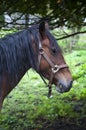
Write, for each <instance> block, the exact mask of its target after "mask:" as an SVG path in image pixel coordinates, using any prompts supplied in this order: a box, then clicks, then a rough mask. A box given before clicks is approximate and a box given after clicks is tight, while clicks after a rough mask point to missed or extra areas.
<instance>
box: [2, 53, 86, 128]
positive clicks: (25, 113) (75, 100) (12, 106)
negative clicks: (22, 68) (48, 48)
mask: <svg viewBox="0 0 86 130" xmlns="http://www.w3.org/2000/svg"><path fill="white" fill-rule="evenodd" d="M85 55H86V51H83V50H81V51H73V52H72V53H70V54H66V55H65V59H66V61H67V63H68V64H69V66H70V69H71V71H72V74H73V77H74V85H73V88H72V89H71V90H70V92H68V93H64V94H59V93H57V92H56V90H55V86H53V97H52V98H50V99H49V98H48V97H47V92H48V88H47V87H46V86H45V84H44V83H43V81H42V79H41V78H40V76H39V75H38V74H37V73H36V72H34V71H32V70H29V71H28V73H26V74H25V76H24V77H23V78H22V80H21V81H20V83H19V84H18V85H17V86H16V87H15V88H14V90H13V91H12V92H11V93H10V94H9V95H8V96H7V98H6V99H5V101H4V104H3V109H2V111H1V115H0V127H1V128H3V129H4V130H9V129H11V130H20V129H21V130H27V129H30V130H31V129H32V130H33V129H35V128H41V127H42V125H43V123H45V122H47V121H53V120H56V119H58V118H59V117H68V118H69V119H70V118H76V119H79V118H83V116H85V117H86V113H85V109H86V105H85V99H86V86H85V85H86V81H85V78H86V73H85V74H84V73H83V72H81V71H82V70H84V71H85V72H86V59H85V58H84V57H85ZM82 62H84V64H81V65H80V66H75V65H76V64H78V63H82ZM80 72H81V77H79V78H77V76H76V75H79V73H80ZM79 101H80V102H79ZM77 107H79V109H80V110H78V108H77ZM79 111H80V112H79Z"/></svg>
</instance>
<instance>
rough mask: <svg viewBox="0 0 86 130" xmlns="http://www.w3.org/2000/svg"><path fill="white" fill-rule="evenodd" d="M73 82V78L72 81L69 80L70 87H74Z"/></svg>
mask: <svg viewBox="0 0 86 130" xmlns="http://www.w3.org/2000/svg"><path fill="white" fill-rule="evenodd" d="M72 84H73V80H71V81H70V82H69V88H71V87H72Z"/></svg>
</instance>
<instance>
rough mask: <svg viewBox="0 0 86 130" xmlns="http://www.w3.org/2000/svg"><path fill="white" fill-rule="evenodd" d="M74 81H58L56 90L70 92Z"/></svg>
mask: <svg viewBox="0 0 86 130" xmlns="http://www.w3.org/2000/svg"><path fill="white" fill-rule="evenodd" d="M72 83H73V82H72V81H70V84H68V85H66V86H65V85H64V84H61V83H58V84H57V86H56V90H57V91H58V92H59V93H65V92H68V91H69V90H70V89H71V87H72Z"/></svg>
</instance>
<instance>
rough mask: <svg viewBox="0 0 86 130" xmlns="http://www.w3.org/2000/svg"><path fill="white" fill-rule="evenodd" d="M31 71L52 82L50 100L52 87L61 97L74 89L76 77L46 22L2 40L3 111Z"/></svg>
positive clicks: (0, 79)
mask: <svg viewBox="0 0 86 130" xmlns="http://www.w3.org/2000/svg"><path fill="white" fill-rule="evenodd" d="M30 68H32V69H34V70H35V71H36V72H37V73H38V74H39V75H40V76H41V77H42V79H43V80H44V81H45V79H47V80H48V81H49V84H48V87H49V93H48V95H49V96H50V95H51V90H52V84H54V85H55V86H56V90H57V91H58V92H60V93H64V92H68V91H69V90H70V88H71V87H72V81H73V80H72V75H71V72H70V70H69V67H68V65H67V64H66V62H65V60H64V57H63V53H62V50H61V48H60V46H59V45H58V43H57V41H56V39H55V37H54V36H53V35H52V34H51V32H50V31H49V29H48V28H46V26H45V22H41V23H40V24H37V25H33V26H31V27H28V28H27V29H24V30H22V31H19V32H16V33H14V34H8V35H6V36H5V37H3V38H1V39H0V109H1V108H2V104H3V101H4V99H5V98H6V96H7V95H8V94H9V93H10V92H11V90H12V89H13V88H14V87H15V86H16V85H17V84H18V82H19V81H20V80H21V78H22V77H23V76H24V74H25V73H26V72H27V71H28V70H29V69H30Z"/></svg>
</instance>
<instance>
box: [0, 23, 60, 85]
mask: <svg viewBox="0 0 86 130" xmlns="http://www.w3.org/2000/svg"><path fill="white" fill-rule="evenodd" d="M38 28H39V27H38V25H37V26H33V27H31V28H28V29H26V30H23V31H20V32H17V33H14V34H10V35H7V36H5V37H4V38H1V39H0V84H1V78H2V75H3V73H5V72H8V75H9V76H10V77H11V78H14V76H15V75H16V76H17V77H18V76H19V75H18V74H19V72H20V71H23V68H26V70H27V69H28V68H30V67H32V68H33V69H35V70H36V71H37V57H38V51H36V53H35V52H34V50H33V43H32V37H31V36H33V38H34V41H35V44H36V46H37V48H39V29H38ZM46 35H47V36H48V37H49V39H50V43H51V46H55V48H57V50H60V49H58V48H59V46H58V45H57V43H56V40H55V39H54V37H53V36H52V35H51V34H50V33H49V31H47V30H46Z"/></svg>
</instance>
